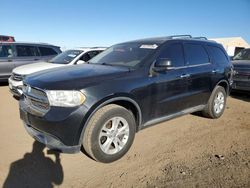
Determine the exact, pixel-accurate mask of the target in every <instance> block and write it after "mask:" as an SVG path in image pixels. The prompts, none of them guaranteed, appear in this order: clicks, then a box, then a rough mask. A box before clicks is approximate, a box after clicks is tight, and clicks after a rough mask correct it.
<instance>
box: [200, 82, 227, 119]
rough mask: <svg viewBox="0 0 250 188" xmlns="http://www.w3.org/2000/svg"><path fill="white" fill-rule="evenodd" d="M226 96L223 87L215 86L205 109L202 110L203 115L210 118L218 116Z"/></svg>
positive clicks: (221, 112) (224, 105)
mask: <svg viewBox="0 0 250 188" xmlns="http://www.w3.org/2000/svg"><path fill="white" fill-rule="evenodd" d="M226 98H227V94H226V91H225V89H224V88H223V87H221V86H216V87H215V88H214V90H213V92H212V94H211V96H210V98H209V101H208V103H207V105H206V107H205V109H204V110H203V111H202V113H203V115H204V116H205V117H209V118H212V119H216V118H219V117H220V116H221V115H222V114H223V112H224V110H225V107H226Z"/></svg>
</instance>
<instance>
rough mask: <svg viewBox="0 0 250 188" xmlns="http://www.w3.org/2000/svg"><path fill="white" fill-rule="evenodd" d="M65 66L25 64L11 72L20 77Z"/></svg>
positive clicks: (45, 63) (42, 63)
mask: <svg viewBox="0 0 250 188" xmlns="http://www.w3.org/2000/svg"><path fill="white" fill-rule="evenodd" d="M62 66H65V65H63V64H55V63H47V62H41V63H32V64H27V65H23V66H20V67H17V68H15V69H14V70H13V72H14V73H15V74H20V75H28V74H31V73H34V72H38V71H42V70H46V69H51V68H56V67H62Z"/></svg>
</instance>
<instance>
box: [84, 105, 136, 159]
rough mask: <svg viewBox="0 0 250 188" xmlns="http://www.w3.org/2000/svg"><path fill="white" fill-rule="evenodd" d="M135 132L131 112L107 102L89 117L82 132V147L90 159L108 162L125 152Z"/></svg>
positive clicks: (118, 157)
mask: <svg viewBox="0 0 250 188" xmlns="http://www.w3.org/2000/svg"><path fill="white" fill-rule="evenodd" d="M116 127H117V128H116ZM135 132H136V123H135V118H134V115H133V114H132V112H130V111H128V110H127V109H126V108H124V107H122V106H119V105H116V104H109V105H106V106H104V107H102V108H100V109H99V110H97V112H95V114H94V115H93V116H92V117H91V119H90V121H89V123H88V124H87V127H86V129H85V132H84V134H83V143H82V144H83V148H84V150H85V152H86V153H87V154H88V155H89V156H90V157H91V158H92V159H94V160H96V161H98V162H103V163H110V162H113V161H116V160H118V159H120V158H121V157H122V156H123V155H125V154H126V153H127V151H128V150H129V148H130V147H131V145H132V143H133V141H134V137H135ZM122 133H124V135H122ZM118 139H119V141H118Z"/></svg>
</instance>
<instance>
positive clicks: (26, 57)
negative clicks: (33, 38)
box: [14, 44, 40, 67]
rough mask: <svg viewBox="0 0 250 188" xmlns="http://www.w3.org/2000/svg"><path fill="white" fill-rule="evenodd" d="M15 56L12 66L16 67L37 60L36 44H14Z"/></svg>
mask: <svg viewBox="0 0 250 188" xmlns="http://www.w3.org/2000/svg"><path fill="white" fill-rule="evenodd" d="M15 49H16V57H15V59H14V66H15V67H18V66H21V65H25V64H30V63H36V62H38V61H39V56H40V54H39V52H38V49H37V47H36V46H33V45H21V44H20V45H19V44H17V45H15Z"/></svg>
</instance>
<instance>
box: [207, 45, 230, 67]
mask: <svg viewBox="0 0 250 188" xmlns="http://www.w3.org/2000/svg"><path fill="white" fill-rule="evenodd" d="M207 48H208V52H209V55H210V57H211V59H212V61H213V62H214V63H216V64H228V62H229V60H228V57H227V56H226V54H225V53H224V52H223V50H222V49H221V48H219V47H216V46H207Z"/></svg>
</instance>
